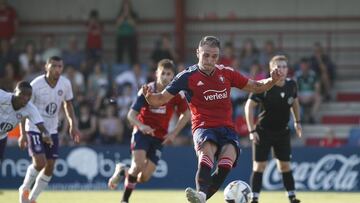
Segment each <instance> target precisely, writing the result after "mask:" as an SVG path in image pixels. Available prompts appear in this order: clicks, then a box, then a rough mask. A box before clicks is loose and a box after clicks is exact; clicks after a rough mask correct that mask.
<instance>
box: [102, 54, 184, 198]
mask: <svg viewBox="0 0 360 203" xmlns="http://www.w3.org/2000/svg"><path fill="white" fill-rule="evenodd" d="M174 75H175V65H174V64H173V62H172V61H171V60H169V59H163V60H161V61H160V62H159V63H158V67H157V70H156V81H155V82H151V83H149V84H147V85H146V87H148V89H147V90H148V91H150V92H154V93H156V92H161V91H163V90H164V88H165V87H166V86H167V85H168V84H169V82H170V81H171V80H172V79H173V77H174ZM174 112H176V113H177V114H178V115H180V116H179V119H178V121H177V123H176V126H175V128H174V130H172V131H171V132H168V126H169V122H170V119H171V117H172V115H173V113H174ZM189 119H190V111H189V110H188V107H187V103H186V101H185V98H184V95H183V94H182V93H181V92H180V93H179V94H176V95H174V97H173V98H172V99H171V100H169V101H168V102H167V103H164V104H163V105H160V106H157V107H155V106H152V105H149V104H148V103H147V102H146V100H145V97H144V95H143V92H142V89H140V91H139V94H138V97H137V99H136V101H135V102H134V104H133V105H132V107H131V109H130V111H129V113H128V120H129V121H130V123H131V124H132V125H134V130H133V134H132V138H131V151H132V160H131V166H130V168H129V170H127V169H126V168H125V165H123V164H121V163H120V164H117V165H116V170H115V172H114V174H113V176H112V177H111V178H110V179H109V182H108V186H109V188H111V189H115V188H116V187H117V186H118V183H119V182H120V180H121V179H122V177H124V176H126V179H125V183H124V188H125V191H124V193H123V197H122V200H121V202H122V203H128V202H129V197H130V195H131V193H132V191H133V190H134V188H135V185H136V183H144V182H147V181H149V179H150V178H151V176H152V174H153V173H154V171H155V169H156V165H157V163H158V161H159V159H160V157H161V151H162V148H163V145H164V144H168V143H171V142H172V141H173V140H174V138H175V137H176V136H177V134H178V133H179V132H180V131H181V129H182V128H183V127H184V126H185V125H186V123H187V122H188V121H189Z"/></svg>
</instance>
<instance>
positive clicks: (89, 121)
mask: <svg viewBox="0 0 360 203" xmlns="http://www.w3.org/2000/svg"><path fill="white" fill-rule="evenodd" d="M78 122H79V124H78V126H79V130H80V132H81V136H80V144H91V143H93V141H94V140H95V138H96V123H97V120H96V116H95V115H94V114H93V113H92V111H91V107H90V104H88V103H86V102H83V103H81V104H80V115H79V121H78Z"/></svg>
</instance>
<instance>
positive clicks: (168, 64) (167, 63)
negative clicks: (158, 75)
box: [157, 59, 176, 74]
mask: <svg viewBox="0 0 360 203" xmlns="http://www.w3.org/2000/svg"><path fill="white" fill-rule="evenodd" d="M161 69H170V70H172V72H173V73H174V74H175V73H176V69H175V64H174V62H173V61H172V60H170V59H162V60H160V61H159V63H158V65H157V70H161Z"/></svg>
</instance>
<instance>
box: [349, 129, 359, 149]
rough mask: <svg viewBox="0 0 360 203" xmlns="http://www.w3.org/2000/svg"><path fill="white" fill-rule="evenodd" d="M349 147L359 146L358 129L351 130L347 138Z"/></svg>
mask: <svg viewBox="0 0 360 203" xmlns="http://www.w3.org/2000/svg"><path fill="white" fill-rule="evenodd" d="M348 145H349V146H360V128H352V129H351V130H350V135H349V138H348Z"/></svg>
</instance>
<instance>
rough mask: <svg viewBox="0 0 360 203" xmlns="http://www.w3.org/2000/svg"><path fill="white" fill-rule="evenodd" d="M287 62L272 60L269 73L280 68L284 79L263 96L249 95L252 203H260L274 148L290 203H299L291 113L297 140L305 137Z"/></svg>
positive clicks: (294, 87) (247, 108)
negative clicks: (258, 108) (292, 158)
mask: <svg viewBox="0 0 360 203" xmlns="http://www.w3.org/2000/svg"><path fill="white" fill-rule="evenodd" d="M287 62H288V60H287V58H286V57H285V56H282V55H277V56H274V57H273V58H272V59H271V60H270V63H269V65H270V71H271V70H273V69H275V68H278V69H280V70H281V71H283V73H284V74H283V75H284V78H282V79H280V80H279V81H278V82H277V83H276V85H275V86H274V87H272V88H271V89H270V90H268V91H266V92H264V93H261V94H250V95H249V99H248V100H247V102H246V105H245V116H246V122H247V126H248V129H249V132H250V139H252V141H253V145H252V146H253V147H252V152H253V172H252V175H251V180H250V182H251V187H252V192H253V193H252V195H251V203H258V200H259V194H260V190H261V186H262V175H263V172H264V170H265V167H266V163H267V160H268V157H269V152H270V149H271V148H272V150H273V153H274V156H275V158H276V159H277V166H278V169H280V172H281V173H282V177H283V183H284V186H285V189H286V190H287V193H288V197H289V200H290V203H299V202H300V201H299V200H298V199H296V197H295V183H294V177H293V175H292V171H291V168H290V158H291V145H290V130H289V128H288V123H289V119H290V110H291V112H292V115H293V117H294V121H295V122H294V126H295V129H296V133H297V135H298V137H301V135H302V129H301V124H300V106H299V101H298V99H297V86H296V82H295V81H294V80H292V79H290V78H286V75H287V72H288V66H287ZM257 105H260V107H261V112H260V114H259V116H258V117H259V118H258V121H257V123H256V124H255V122H254V111H255V108H256V106H257Z"/></svg>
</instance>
